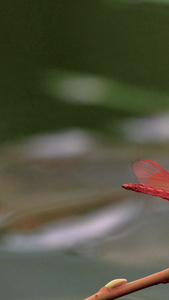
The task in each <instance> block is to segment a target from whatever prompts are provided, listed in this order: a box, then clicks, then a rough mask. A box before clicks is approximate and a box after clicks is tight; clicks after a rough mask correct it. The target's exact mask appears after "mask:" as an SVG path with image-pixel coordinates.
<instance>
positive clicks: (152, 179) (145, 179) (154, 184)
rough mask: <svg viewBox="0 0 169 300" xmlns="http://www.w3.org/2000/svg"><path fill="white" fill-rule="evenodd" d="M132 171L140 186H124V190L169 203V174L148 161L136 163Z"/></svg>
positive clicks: (141, 160)
mask: <svg viewBox="0 0 169 300" xmlns="http://www.w3.org/2000/svg"><path fill="white" fill-rule="evenodd" d="M132 169H133V172H134V174H135V176H136V177H137V179H138V181H139V182H140V184H136V183H128V184H123V185H122V187H123V188H125V189H126V190H132V191H135V192H139V193H144V194H150V195H152V196H157V197H160V198H163V199H165V200H168V201H169V172H167V171H166V170H165V169H164V168H162V167H161V166H160V165H159V164H157V163H156V162H154V161H152V160H148V159H138V160H136V161H134V162H133V163H132Z"/></svg>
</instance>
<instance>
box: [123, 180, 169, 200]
mask: <svg viewBox="0 0 169 300" xmlns="http://www.w3.org/2000/svg"><path fill="white" fill-rule="evenodd" d="M122 187H123V188H125V189H126V190H131V191H134V192H138V193H143V194H149V195H152V196H156V197H160V198H163V199H165V200H168V201H169V191H165V190H163V189H158V188H155V187H151V186H149V185H144V184H138V183H128V184H123V185H122Z"/></svg>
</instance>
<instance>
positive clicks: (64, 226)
mask: <svg viewBox="0 0 169 300" xmlns="http://www.w3.org/2000/svg"><path fill="white" fill-rule="evenodd" d="M64 134H65V133H64ZM73 137H74V135H73ZM82 137H83V138H86V136H84V135H82ZM40 141H42V140H40ZM92 145H94V143H92ZM12 147H13V149H14V150H15V156H14V157H13V158H12V159H13V161H11V160H10V163H9V162H8V164H7V157H8V159H9V157H11V156H10V153H11V148H12ZM92 147H94V146H92ZM95 147H96V146H95ZM95 147H94V149H93V150H91V149H92V148H90V151H89V149H88V152H86V154H85V155H84V152H82V155H81V156H80V157H77V156H76V159H75V157H74V156H73V158H72V157H70V158H69V159H68V158H65V159H63V158H62V160H61V159H60V158H59V159H58V158H56V159H55V160H54V158H53V156H52V159H51V160H49V159H47V160H46V159H43V160H42V157H40V159H39V160H38V159H37V157H36V158H34V159H33V160H32V156H31V158H29V160H28V158H27V160H25V156H24V153H25V152H24V151H25V150H23V149H25V148H24V147H23V145H22V147H21V149H20V148H19V145H18V146H17V148H16V145H14V146H12V145H11V146H10V149H9V150H8V151H6V152H5V155H6V156H5V157H6V164H3V165H2V171H1V186H2V188H1V198H2V199H3V201H1V208H2V209H1V228H2V233H1V240H0V263H1V270H0V273H1V283H2V285H3V290H2V291H1V294H2V297H3V299H5V300H8V299H11V297H12V299H16V300H20V299H26V300H27V299H83V298H85V297H88V296H89V295H91V294H92V293H94V292H96V291H97V290H98V289H99V288H100V287H101V286H103V285H104V284H106V283H107V282H109V281H110V280H112V279H115V278H126V279H127V280H128V281H132V280H136V279H139V278H141V277H143V276H147V275H150V274H152V273H154V272H158V271H160V270H162V269H165V268H167V263H168V246H169V240H168V238H167V236H168V222H169V221H168V214H169V205H168V202H166V201H163V200H160V199H157V198H155V197H151V196H148V195H146V196H145V195H138V194H134V193H132V192H128V191H125V190H123V189H121V185H122V184H123V183H125V182H126V183H127V182H128V180H129V178H130V179H131V181H133V182H134V180H135V179H134V176H133V175H132V173H131V170H130V163H129V162H128V160H127V159H126V158H125V159H124V158H123V160H121V159H119V158H118V156H117V157H116V159H115V156H114V155H113V151H115V149H114V147H110V146H109V147H106V146H105V145H104V147H100V148H99V147H98V146H97V147H98V148H97V155H95ZM19 149H20V152H19V153H20V154H21V153H23V154H22V155H20V158H21V157H23V160H22V161H21V160H20V159H19V161H18V160H17V155H16V153H17V151H19ZM126 149H127V147H126ZM141 149H142V147H140V151H142V155H144V154H143V153H144V151H145V149H144V147H143V149H142V150H141ZM116 151H117V150H116ZM119 151H120V148H119ZM2 153H3V152H2ZM59 153H60V152H59ZM3 161H5V160H3ZM163 165H165V161H164V160H163ZM9 286H10V288H9ZM167 289H168V287H167V286H165V285H160V286H156V287H152V288H150V289H147V290H144V291H140V292H138V293H135V294H133V295H131V296H130V295H128V296H126V297H125V299H158V298H159V297H160V295H163V299H167ZM155 297H156V298H155Z"/></svg>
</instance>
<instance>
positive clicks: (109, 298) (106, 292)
mask: <svg viewBox="0 0 169 300" xmlns="http://www.w3.org/2000/svg"><path fill="white" fill-rule="evenodd" d="M160 283H169V269H165V270H163V271H161V272H158V273H154V274H152V275H150V276H147V277H144V278H141V279H138V280H135V281H132V282H129V283H125V284H123V285H121V286H118V287H115V288H113V289H110V288H108V287H102V288H101V289H100V290H99V291H98V292H97V293H96V294H94V295H92V296H90V297H89V298H86V299H84V300H96V299H97V300H113V299H117V298H120V297H122V296H124V295H128V294H130V293H133V292H136V291H139V290H142V289H145V288H148V287H150V286H153V285H156V284H160Z"/></svg>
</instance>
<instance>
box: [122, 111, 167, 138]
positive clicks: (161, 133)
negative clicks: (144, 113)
mask: <svg viewBox="0 0 169 300" xmlns="http://www.w3.org/2000/svg"><path fill="white" fill-rule="evenodd" d="M168 128H169V114H168V113H167V114H159V115H156V116H149V117H144V118H135V119H129V120H127V121H125V122H124V124H123V125H122V131H123V133H124V134H125V136H126V137H127V139H128V140H130V141H133V142H138V143H146V142H148V143H149V142H157V143H163V142H167V141H169V130H168Z"/></svg>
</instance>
